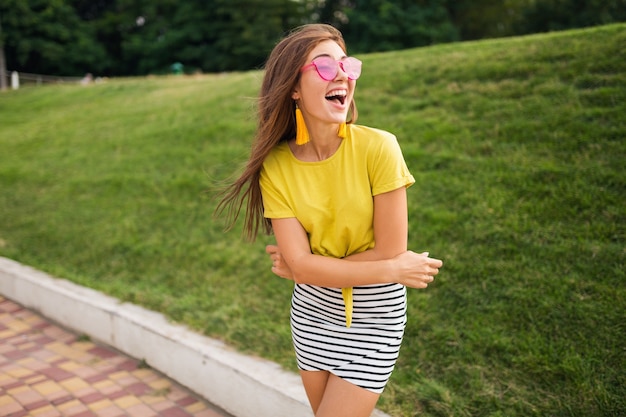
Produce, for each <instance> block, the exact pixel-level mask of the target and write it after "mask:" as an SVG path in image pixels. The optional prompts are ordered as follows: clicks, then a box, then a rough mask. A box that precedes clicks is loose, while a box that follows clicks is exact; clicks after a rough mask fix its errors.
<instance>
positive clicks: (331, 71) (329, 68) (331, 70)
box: [313, 57, 339, 81]
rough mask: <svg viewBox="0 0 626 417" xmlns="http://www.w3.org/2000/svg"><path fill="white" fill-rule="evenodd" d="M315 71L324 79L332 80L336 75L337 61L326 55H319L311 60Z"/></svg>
mask: <svg viewBox="0 0 626 417" xmlns="http://www.w3.org/2000/svg"><path fill="white" fill-rule="evenodd" d="M313 64H315V68H316V69H317V73H318V74H319V75H320V77H322V78H323V79H324V80H326V81H332V80H333V79H334V78H335V77H336V76H337V70H338V69H339V68H338V66H337V62H336V61H335V60H334V59H332V58H328V57H321V58H318V59H316V60H315V61H313Z"/></svg>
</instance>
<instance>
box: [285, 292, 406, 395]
mask: <svg viewBox="0 0 626 417" xmlns="http://www.w3.org/2000/svg"><path fill="white" fill-rule="evenodd" d="M353 300H354V306H353V312H352V325H351V326H350V327H346V318H345V308H344V301H343V297H342V294H341V288H327V287H318V286H315V285H306V284H296V285H295V288H294V291H293V297H292V301H291V334H292V338H293V344H294V348H295V352H296V359H297V362H298V368H300V369H301V370H304V371H329V372H331V373H332V374H334V375H337V376H338V377H340V378H342V379H344V380H346V381H348V382H350V383H353V384H355V385H357V386H359V387H361V388H365V389H367V390H369V391H372V392H375V393H381V392H383V390H384V388H385V385H386V384H387V381H388V380H389V377H390V376H391V372H392V371H393V368H394V366H395V364H396V360H397V359H398V353H399V351H400V345H401V343H402V337H403V335H404V328H405V326H406V288H405V287H404V286H403V285H401V284H377V285H367V286H360V287H354V288H353Z"/></svg>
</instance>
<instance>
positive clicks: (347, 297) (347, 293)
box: [341, 287, 352, 327]
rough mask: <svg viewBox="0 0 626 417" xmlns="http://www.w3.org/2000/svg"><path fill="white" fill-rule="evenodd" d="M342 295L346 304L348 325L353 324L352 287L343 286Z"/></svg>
mask: <svg viewBox="0 0 626 417" xmlns="http://www.w3.org/2000/svg"><path fill="white" fill-rule="evenodd" d="M341 295H342V296H343V303H344V304H345V306H346V327H350V325H351V324H352V287H348V288H342V289H341Z"/></svg>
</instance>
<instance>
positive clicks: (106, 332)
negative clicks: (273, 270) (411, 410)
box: [0, 257, 389, 417]
mask: <svg viewBox="0 0 626 417" xmlns="http://www.w3.org/2000/svg"><path fill="white" fill-rule="evenodd" d="M0 293H2V294H3V295H4V296H6V297H7V298H9V299H11V300H13V301H15V302H17V303H19V304H21V305H23V306H24V307H27V308H30V309H33V310H35V311H37V312H39V313H40V314H42V315H43V316H45V317H47V318H49V319H51V320H54V321H56V322H57V323H60V324H62V325H63V326H66V327H67V328H69V329H71V330H73V331H75V332H78V333H82V334H86V335H89V336H90V337H91V338H93V339H94V340H95V341H98V342H100V343H104V344H106V345H109V346H111V347H113V348H115V349H118V350H119V351H121V352H123V353H125V354H127V355H129V356H131V357H133V358H136V359H143V360H145V361H146V362H147V363H148V365H150V366H151V367H153V368H154V369H156V370H158V371H160V372H162V373H163V374H165V375H167V376H168V377H170V378H172V379H173V380H175V381H176V382H178V383H180V384H181V385H184V386H186V387H188V388H190V389H191V390H192V391H194V392H196V393H197V394H199V395H201V396H202V397H204V398H205V399H206V400H208V401H209V402H211V403H213V404H215V405H216V406H218V407H220V408H222V409H223V410H225V411H226V412H228V413H230V414H232V415H234V416H236V417H264V416H272V417H298V416H303V417H312V416H313V414H312V412H311V409H310V407H309V403H308V400H307V397H306V393H305V392H304V388H303V387H302V383H301V381H300V378H299V376H297V375H296V374H294V373H291V372H287V371H285V370H284V369H282V368H281V367H280V366H279V365H277V364H276V363H274V362H271V361H268V360H265V359H261V358H256V357H250V356H246V355H243V354H241V353H238V352H236V351H234V350H233V349H231V348H229V347H228V346H227V345H225V344H224V343H222V342H220V341H217V340H214V339H210V338H207V337H204V336H201V335H199V334H197V333H194V332H192V331H190V330H188V329H187V328H185V327H184V326H180V325H175V324H172V323H170V322H168V321H167V319H166V318H165V317H164V316H163V315H161V314H159V313H155V312H152V311H149V310H146V309H144V308H142V307H138V306H136V305H133V304H128V303H121V302H120V301H119V300H117V299H115V298H113V297H109V296H107V295H105V294H102V293H100V292H98V291H94V290H92V289H89V288H85V287H81V286H79V285H76V284H74V283H72V282H70V281H67V280H63V279H58V278H54V277H51V276H50V275H48V274H45V273H43V272H41V271H38V270H35V269H33V268H31V267H28V266H24V265H22V264H20V263H18V262H15V261H13V260H10V259H7V258H3V257H0ZM372 417H389V416H388V415H387V414H385V413H382V412H381V411H379V410H375V411H374V413H372Z"/></svg>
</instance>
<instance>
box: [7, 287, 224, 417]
mask: <svg viewBox="0 0 626 417" xmlns="http://www.w3.org/2000/svg"><path fill="white" fill-rule="evenodd" d="M0 416H3V417H22V416H33V417H57V416H63V417H92V416H94V417H95V416H97V417H122V416H124V417H127V416H130V417H152V416H162V417H185V416H195V417H230V416H229V415H228V414H226V413H225V412H222V411H220V410H218V409H216V408H215V407H213V406H211V405H210V404H208V403H207V402H206V401H204V400H203V399H201V398H200V397H198V396H197V395H195V394H194V393H192V392H190V391H189V390H187V389H185V388H183V387H181V386H179V385H178V384H176V383H175V382H173V381H171V380H169V379H168V378H166V377H164V376H163V375H162V374H160V373H159V372H157V371H154V370H152V369H149V368H147V367H144V366H142V363H141V362H140V361H137V360H134V359H131V358H129V357H126V356H124V355H122V354H120V353H119V352H117V351H115V350H113V349H110V348H108V347H105V346H101V345H98V344H96V343H94V342H91V341H89V340H88V339H87V338H85V337H81V336H79V335H76V334H73V333H71V332H68V331H66V330H64V329H63V328H61V327H59V326H57V325H55V324H53V323H51V322H49V321H48V320H46V319H44V318H42V317H41V316H39V315H38V314H36V313H34V312H32V311H30V310H28V309H25V308H23V307H22V306H20V305H19V304H16V303H14V302H13V301H11V300H8V299H6V298H4V297H2V296H1V295H0Z"/></svg>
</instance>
